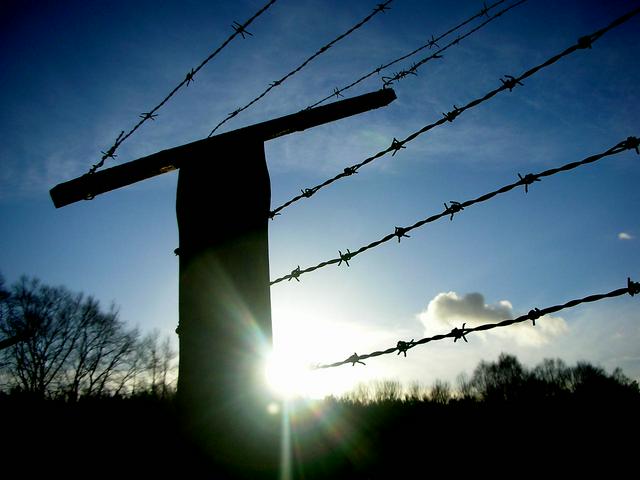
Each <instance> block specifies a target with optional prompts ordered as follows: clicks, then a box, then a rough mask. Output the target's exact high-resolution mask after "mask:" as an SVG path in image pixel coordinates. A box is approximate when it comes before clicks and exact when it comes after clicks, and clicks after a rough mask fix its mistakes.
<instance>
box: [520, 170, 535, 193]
mask: <svg viewBox="0 0 640 480" xmlns="http://www.w3.org/2000/svg"><path fill="white" fill-rule="evenodd" d="M518 177H520V182H518V183H521V184H522V185H524V193H529V185H531V184H532V183H533V182H540V181H541V180H540V179H539V178H538V176H537V175H534V174H533V173H527V174H526V175H525V176H524V177H523V176H522V175H520V174H519V173H518Z"/></svg>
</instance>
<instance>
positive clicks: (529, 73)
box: [283, 0, 640, 208]
mask: <svg viewBox="0 0 640 480" xmlns="http://www.w3.org/2000/svg"><path fill="white" fill-rule="evenodd" d="M523 2H524V0H521V1H519V2H516V3H514V4H513V5H511V6H510V7H509V8H513V7H514V6H516V5H520V4H522V3H523ZM638 13H640V11H639V9H635V10H632V11H630V12H628V13H627V14H625V15H623V16H621V17H619V18H617V19H616V20H614V21H613V22H611V23H610V24H609V25H608V26H606V27H604V28H602V29H600V30H598V31H597V32H595V33H593V34H591V35H590V36H589V37H588V38H590V39H591V41H595V40H597V39H599V38H600V37H601V36H602V35H604V34H605V33H606V32H608V31H609V30H611V29H613V28H615V27H617V26H619V25H621V24H622V23H624V22H626V21H628V20H629V19H630V18H632V17H633V16H635V15H637V14H638ZM496 16H497V15H494V16H492V17H491V18H492V19H493V18H495V17H496ZM576 50H577V46H576V45H575V44H574V45H572V46H570V47H569V48H566V49H565V50H564V51H562V52H560V53H558V54H556V55H554V56H552V57H550V58H548V59H547V60H546V61H544V62H542V63H540V64H538V65H536V66H534V67H532V68H530V69H529V70H527V71H525V72H524V73H522V74H521V75H519V76H517V77H514V79H517V82H521V83H522V81H524V80H526V79H527V78H529V77H532V76H533V75H535V74H536V73H537V72H539V71H540V70H542V69H545V68H547V67H549V66H551V65H553V64H555V63H556V62H558V61H559V60H561V59H562V58H565V57H567V56H568V55H571V54H572V53H574V52H575V51H576ZM419 63H420V62H419ZM503 80H504V79H503ZM508 81H509V78H507V79H506V80H504V82H508ZM516 85H517V83H516ZM506 89H507V88H506V87H505V85H504V83H503V84H502V85H501V86H499V87H497V88H495V89H493V90H491V91H489V92H487V93H485V94H484V95H483V96H481V97H478V98H476V99H474V100H472V101H470V102H468V103H467V104H466V105H464V106H462V107H460V108H458V109H457V110H454V111H453V112H450V113H449V114H445V113H443V116H444V118H445V120H448V121H452V120H453V119H454V118H455V117H456V116H457V115H458V114H460V113H462V112H464V111H467V110H469V109H471V108H475V107H476V106H478V105H481V104H483V103H485V102H487V101H489V100H490V99H492V98H493V97H495V96H496V95H497V94H499V93H500V92H502V91H504V90H506ZM343 91H344V89H343ZM454 107H455V105H454ZM453 114H455V115H453ZM444 123H445V122H443V120H442V118H440V119H439V120H437V121H435V122H433V123H431V124H429V125H425V126H424V127H422V128H420V129H419V130H417V131H415V132H413V133H412V134H411V135H409V136H408V137H407V138H405V139H404V140H402V141H401V143H402V144H406V143H408V142H410V141H412V140H414V139H415V138H417V137H419V136H420V135H422V134H424V133H426V132H428V131H430V130H432V129H433V128H435V127H438V126H440V125H442V124H444ZM389 151H390V150H389V149H385V150H383V151H381V152H378V153H376V154H374V155H372V156H370V157H368V158H366V159H364V160H363V161H362V162H360V163H359V164H358V167H362V166H365V165H368V164H370V163H372V162H374V161H375V160H377V159H379V158H381V157H383V156H384V155H385V154H386V153H387V152H389ZM639 151H640V148H639ZM340 178H343V175H342V174H338V175H336V176H334V177H333V178H330V179H328V180H325V181H324V182H322V183H321V184H320V185H318V188H324V187H328V186H329V185H331V184H332V183H334V182H335V181H337V180H339V179H340ZM298 200H299V199H296V200H295V201H298ZM295 201H289V202H287V203H286V207H288V206H290V205H292V204H293V203H295ZM283 208H284V207H283Z"/></svg>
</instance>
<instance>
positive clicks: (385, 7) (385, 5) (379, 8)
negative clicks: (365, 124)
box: [209, 0, 393, 137]
mask: <svg viewBox="0 0 640 480" xmlns="http://www.w3.org/2000/svg"><path fill="white" fill-rule="evenodd" d="M392 1H393V0H387V1H386V2H384V3H378V4H377V5H376V7H375V8H374V9H373V12H371V13H370V14H369V15H367V16H366V17H364V18H363V19H362V20H361V21H360V22H358V23H356V24H355V25H354V26H353V27H351V28H350V29H349V30H347V31H346V32H344V33H343V34H341V35H339V36H338V37H336V38H334V39H333V40H331V41H330V42H329V43H327V44H326V45H325V46H323V47H321V48H320V49H319V50H318V51H317V52H316V53H314V54H313V55H311V56H310V57H309V58H307V59H306V60H305V61H304V62H302V63H301V64H300V65H299V66H298V67H296V68H295V69H293V70H291V71H290V72H289V73H287V74H286V75H285V76H284V77H282V78H281V79H279V80H275V81H273V82H271V83H270V84H269V86H268V87H267V88H266V89H265V90H264V91H263V92H262V93H261V94H260V95H258V96H257V97H256V98H254V99H253V100H251V101H250V102H249V103H247V104H246V105H245V106H243V107H240V108H238V109H236V110H234V111H233V112H231V113H229V114H228V115H227V116H226V117H225V118H224V119H223V120H221V121H220V122H219V123H218V124H217V125H216V126H215V127H214V128H213V130H211V132H210V133H209V137H211V136H212V135H213V134H214V133H215V132H216V131H217V130H218V129H219V128H220V127H221V126H222V125H224V124H225V123H227V122H228V121H229V120H231V119H232V118H234V117H235V116H236V115H238V114H239V113H240V112H242V111H244V110H246V109H247V108H249V107H250V106H251V105H253V104H254V103H256V102H258V101H259V100H261V99H262V98H264V96H265V95H267V94H268V93H269V92H270V91H271V90H273V89H274V88H276V87H279V86H280V85H282V83H284V82H285V81H286V80H288V79H289V78H291V77H292V76H294V75H295V74H296V73H298V72H299V71H300V70H302V69H303V68H304V67H306V66H307V65H308V64H309V63H311V62H312V61H313V60H315V59H316V58H317V57H319V56H320V55H322V54H323V53H324V52H326V51H327V50H329V49H330V48H331V47H332V46H333V45H335V44H336V43H338V42H339V41H340V40H342V39H344V38H345V37H348V36H349V35H351V34H352V33H353V32H355V31H356V30H358V29H359V28H360V27H362V26H363V25H364V24H366V23H367V22H369V20H371V19H372V18H373V17H375V16H376V15H377V14H379V13H383V12H385V11H386V10H390V9H391V8H390V7H389V6H388V5H389V4H390V3H391V2H392Z"/></svg>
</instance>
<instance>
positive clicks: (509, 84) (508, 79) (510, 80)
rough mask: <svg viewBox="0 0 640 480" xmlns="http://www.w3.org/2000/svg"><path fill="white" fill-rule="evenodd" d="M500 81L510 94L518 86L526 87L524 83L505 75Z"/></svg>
mask: <svg viewBox="0 0 640 480" xmlns="http://www.w3.org/2000/svg"><path fill="white" fill-rule="evenodd" d="M505 79H506V80H505ZM500 81H501V82H502V86H503V87H504V88H508V89H509V91H510V92H511V91H512V90H513V89H514V88H515V87H516V85H520V86H521V87H524V83H522V82H521V81H520V80H518V79H517V78H516V77H513V76H511V75H504V78H501V79H500Z"/></svg>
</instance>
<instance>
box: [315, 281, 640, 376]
mask: <svg viewBox="0 0 640 480" xmlns="http://www.w3.org/2000/svg"><path fill="white" fill-rule="evenodd" d="M638 293H640V283H638V282H634V281H632V280H631V278H627V286H626V287H625V288H618V289H617V290H613V291H611V292H609V293H600V294H596V295H589V296H586V297H583V298H578V299H575V300H570V301H568V302H566V303H563V304H560V305H554V306H551V307H547V308H542V309H539V308H534V309H532V310H530V311H529V313H527V314H525V315H520V316H519V317H517V318H514V319H510V320H503V321H501V322H498V323H485V324H482V325H478V326H477V327H470V328H466V323H463V324H462V327H461V328H454V329H453V330H451V332H449V333H446V334H441V335H434V336H432V337H425V338H421V339H420V340H415V341H414V340H413V339H412V340H410V341H402V340H400V341H399V342H398V343H397V344H396V346H395V347H391V348H387V349H386V350H380V351H376V352H372V353H367V354H364V355H358V354H357V353H354V354H353V355H351V356H350V357H349V358H347V359H345V360H342V361H340V362H335V363H330V364H326V365H316V366H314V367H313V369H325V368H333V367H338V366H340V365H346V364H347V363H350V364H351V365H355V364H357V363H359V364H362V365H366V364H365V363H364V362H363V360H366V359H367V358H374V357H379V356H381V355H390V354H392V353H396V352H397V354H398V355H400V354H401V353H403V354H404V356H405V357H406V356H407V351H408V350H410V349H411V348H413V347H415V346H417V345H424V344H426V343H429V342H435V341H439V340H444V339H446V338H453V341H454V342H456V341H458V340H459V339H462V340H464V341H465V342H467V341H468V340H467V339H466V337H465V335H467V334H468V333H473V332H482V331H486V330H492V329H494V328H501V327H508V326H510V325H514V324H516V323H523V322H528V321H531V322H533V325H534V326H535V324H536V320H538V319H539V318H541V317H543V316H544V315H549V314H551V313H556V312H559V311H561V310H564V309H567V308H572V307H575V306H577V305H580V304H582V303H591V302H598V301H600V300H604V299H607V298H615V297H620V296H622V295H626V294H629V295H631V296H634V295H637V294H638Z"/></svg>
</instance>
